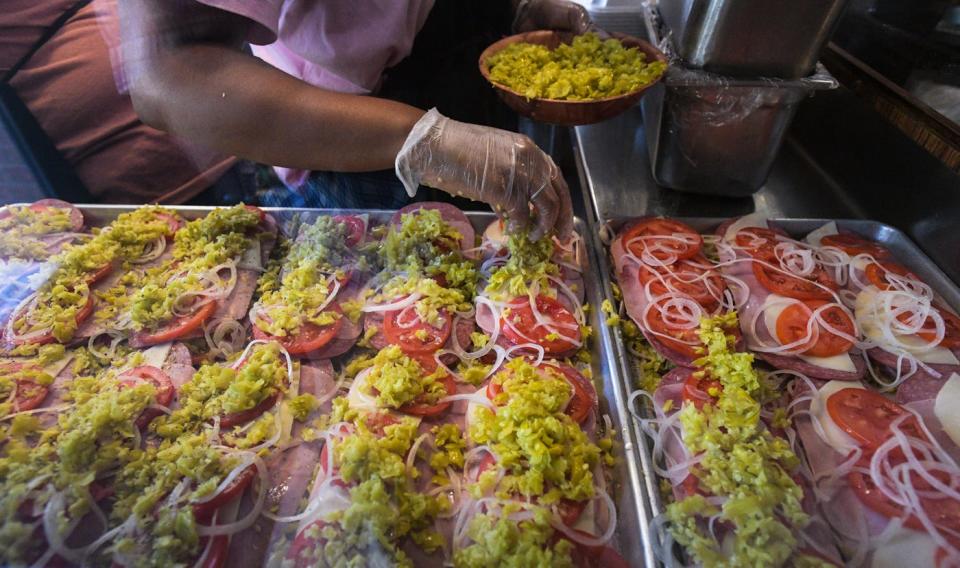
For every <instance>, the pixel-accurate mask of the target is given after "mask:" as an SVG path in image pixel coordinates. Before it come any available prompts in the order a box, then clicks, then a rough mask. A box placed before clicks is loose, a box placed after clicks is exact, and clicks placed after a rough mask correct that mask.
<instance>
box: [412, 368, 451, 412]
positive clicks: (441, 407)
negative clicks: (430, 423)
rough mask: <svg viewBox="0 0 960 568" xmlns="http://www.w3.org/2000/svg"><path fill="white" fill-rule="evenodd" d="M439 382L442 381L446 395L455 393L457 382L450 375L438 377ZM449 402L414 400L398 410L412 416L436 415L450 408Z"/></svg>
mask: <svg viewBox="0 0 960 568" xmlns="http://www.w3.org/2000/svg"><path fill="white" fill-rule="evenodd" d="M440 382H442V383H443V388H444V389H446V391H447V396H451V395H454V394H456V393H457V382H456V381H455V380H454V378H453V376H452V375H447V376H446V377H444V378H442V379H440ZM451 404H452V403H450V402H438V403H436V404H426V403H424V402H422V401H421V402H417V401H416V400H414V402H412V403H410V404H406V405H404V406H401V407H400V408H399V411H400V412H404V413H406V414H412V415H413V416H424V417H427V416H437V415H439V414H443V413H444V412H446V411H447V409H448V408H450V405H451Z"/></svg>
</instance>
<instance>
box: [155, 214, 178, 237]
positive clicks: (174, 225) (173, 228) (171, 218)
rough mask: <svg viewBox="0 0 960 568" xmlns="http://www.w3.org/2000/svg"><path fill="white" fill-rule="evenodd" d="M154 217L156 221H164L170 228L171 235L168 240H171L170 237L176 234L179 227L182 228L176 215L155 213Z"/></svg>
mask: <svg viewBox="0 0 960 568" xmlns="http://www.w3.org/2000/svg"><path fill="white" fill-rule="evenodd" d="M155 215H156V217H157V219H161V220H163V221H166V223H167V226H168V227H170V234H171V237H170V238H172V235H173V234H176V232H177V231H179V230H180V227H182V226H183V223H182V222H181V221H180V219H178V218H177V216H176V215H172V214H170V213H164V212H163V211H158V212H157V213H155Z"/></svg>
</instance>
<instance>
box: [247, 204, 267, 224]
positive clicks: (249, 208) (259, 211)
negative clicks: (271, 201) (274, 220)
mask: <svg viewBox="0 0 960 568" xmlns="http://www.w3.org/2000/svg"><path fill="white" fill-rule="evenodd" d="M243 208H244V209H246V210H247V211H252V212H254V213H256V214H257V215H258V216H259V217H260V222H261V223H263V222H264V221H266V220H267V212H266V211H264V210H263V209H260V208H259V207H256V206H254V205H244V206H243Z"/></svg>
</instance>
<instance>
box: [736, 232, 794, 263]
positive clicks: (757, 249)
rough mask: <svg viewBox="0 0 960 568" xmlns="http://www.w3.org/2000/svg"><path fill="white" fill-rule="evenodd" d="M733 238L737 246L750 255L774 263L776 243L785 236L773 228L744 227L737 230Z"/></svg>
mask: <svg viewBox="0 0 960 568" xmlns="http://www.w3.org/2000/svg"><path fill="white" fill-rule="evenodd" d="M734 240H735V242H736V243H737V246H738V247H742V248H743V250H745V251H746V252H747V254H749V255H750V256H752V257H754V258H759V259H762V260H765V261H767V262H770V261H773V262H774V264H776V262H777V260H776V258H777V253H776V250H775V248H776V246H777V243H779V242H782V241H784V240H785V237H784V236H783V235H781V234H780V233H778V232H776V231H774V230H773V229H767V228H764V227H745V228H743V229H740V230H739V231H737V234H736V236H735V237H734Z"/></svg>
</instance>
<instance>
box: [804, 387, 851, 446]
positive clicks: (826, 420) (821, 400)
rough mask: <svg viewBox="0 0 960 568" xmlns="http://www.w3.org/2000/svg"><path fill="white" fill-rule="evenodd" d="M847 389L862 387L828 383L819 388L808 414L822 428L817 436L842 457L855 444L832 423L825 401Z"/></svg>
mask: <svg viewBox="0 0 960 568" xmlns="http://www.w3.org/2000/svg"><path fill="white" fill-rule="evenodd" d="M849 388H853V389H862V388H863V385H861V384H860V383H859V382H858V381H830V382H828V383H827V384H825V385H823V386H822V387H820V390H818V391H817V396H815V397H814V398H813V400H811V401H810V414H811V415H812V416H813V419H814V420H816V421H817V422H819V423H820V426H821V427H822V428H823V432H822V433H820V432H818V434H820V437H821V438H822V439H823V441H824V442H826V443H827V444H829V445H830V447H832V448H833V449H835V450H836V451H837V452H839V453H841V454H844V455H846V454H847V453H849V452H850V450H852V449H854V448H856V447H857V443H856V442H855V441H854V440H853V438H851V437H850V435H849V434H847V433H846V432H844V431H843V430H841V429H840V427H839V426H837V423H836V422H834V421H833V418H831V417H830V413H829V412H828V411H827V399H828V398H830V396H831V395H833V394H834V393H836V392H837V391H841V390H843V389H849Z"/></svg>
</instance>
